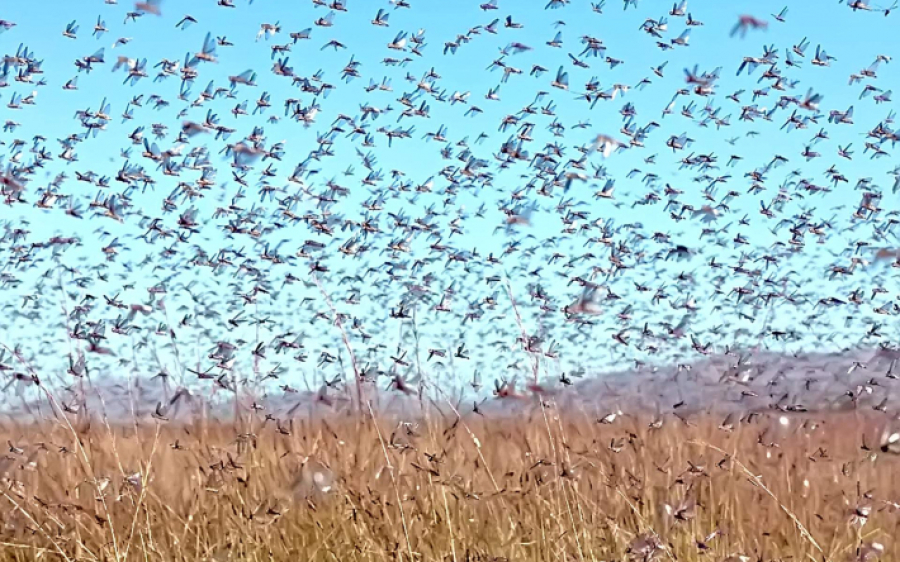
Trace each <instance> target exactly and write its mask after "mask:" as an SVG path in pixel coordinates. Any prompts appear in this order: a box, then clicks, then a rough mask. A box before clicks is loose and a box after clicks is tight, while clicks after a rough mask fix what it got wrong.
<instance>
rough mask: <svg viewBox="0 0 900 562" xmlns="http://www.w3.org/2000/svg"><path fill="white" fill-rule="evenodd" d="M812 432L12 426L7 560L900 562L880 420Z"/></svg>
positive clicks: (561, 425) (460, 422) (632, 422)
mask: <svg viewBox="0 0 900 562" xmlns="http://www.w3.org/2000/svg"><path fill="white" fill-rule="evenodd" d="M804 416H805V417H803V418H799V417H792V418H784V419H780V414H778V413H775V412H773V413H764V414H761V415H756V416H753V417H752V419H749V420H747V419H744V420H743V421H739V420H738V418H734V419H733V420H731V421H733V422H734V428H733V430H732V431H729V429H730V428H729V427H724V428H722V427H720V426H721V425H723V424H722V422H723V417H722V416H715V417H714V416H713V415H711V414H695V415H693V416H691V417H688V418H686V419H685V420H682V419H680V418H679V417H675V416H667V417H665V418H664V423H663V424H662V426H661V427H651V425H653V426H656V425H658V424H654V423H653V421H654V420H652V419H650V418H647V419H643V418H641V419H638V418H635V417H631V416H627V415H626V416H617V417H616V419H614V420H612V423H600V422H598V420H597V419H595V418H594V417H591V416H589V415H586V414H579V413H568V414H566V415H561V414H560V411H559V410H557V409H555V408H554V405H553V404H552V403H550V404H548V405H546V406H545V407H541V406H540V405H537V404H535V405H528V406H524V407H523V408H522V409H521V411H520V412H517V413H505V414H503V415H502V416H501V415H499V414H496V413H495V414H492V415H488V416H487V417H484V416H479V415H475V414H469V415H465V416H463V417H462V418H457V417H456V416H455V415H452V414H449V415H447V414H442V413H440V412H437V411H432V412H430V413H426V414H420V415H419V416H418V418H417V419H418V421H417V422H415V423H413V424H407V423H403V422H400V421H399V419H398V418H396V416H394V417H390V418H389V417H388V416H383V417H378V416H376V415H373V414H371V413H368V414H366V415H364V416H362V417H355V416H351V415H349V414H347V415H338V414H333V415H330V416H328V417H319V418H316V419H315V420H313V421H311V420H310V419H306V420H303V419H295V420H294V421H293V422H291V424H290V425H289V426H287V427H286V426H285V425H284V424H279V425H276V423H275V422H272V421H270V422H268V423H264V420H263V418H262V416H261V415H260V416H258V417H256V418H254V419H253V420H250V419H247V420H244V422H243V423H244V424H245V425H244V428H243V429H241V430H240V431H238V430H236V429H235V428H234V427H233V426H232V425H231V424H229V423H225V422H221V423H218V422H217V423H200V422H197V423H186V424H180V425H175V422H170V423H161V422H160V423H157V422H155V421H153V422H144V423H142V424H141V425H140V426H138V425H126V426H121V425H119V426H110V425H108V424H105V423H102V422H101V421H98V420H94V421H93V422H92V423H91V424H90V427H87V424H83V423H82V424H80V425H79V424H74V423H73V424H71V425H69V424H66V423H53V424H51V423H46V424H42V425H27V426H26V425H19V426H15V425H10V424H7V425H6V426H5V427H4V428H3V433H4V437H3V441H2V442H6V441H7V440H9V445H8V449H9V450H8V452H7V453H6V454H5V455H4V457H2V460H0V476H2V494H3V497H2V498H0V501H2V502H3V507H2V509H0V517H2V531H0V532H2V536H0V559H2V560H37V559H48V560H66V559H67V560H165V561H174V560H192V561H193V560H260V561H262V560H302V561H305V560H340V561H350V560H373V561H374V560H398V561H400V560H411V559H413V560H446V561H452V560H455V561H464V560H465V561H489V560H494V561H497V560H541V561H551V560H559V561H582V560H585V561H588V560H589V561H599V560H604V561H608V560H651V559H653V560H672V561H674V560H677V561H693V560H710V561H722V560H729V561H730V562H731V561H737V560H754V561H755V560H841V561H843V560H864V559H865V560H874V559H875V557H876V556H879V555H880V557H881V559H886V560H890V559H897V558H894V557H895V556H896V554H894V552H895V551H894V548H895V545H894V543H895V542H896V541H895V540H894V539H893V537H895V536H897V535H898V532H900V527H898V524H897V523H898V513H897V508H898V507H900V506H898V505H897V504H894V503H893V502H895V501H896V502H900V470H898V469H900V465H898V462H900V458H895V457H894V456H893V455H891V454H887V453H883V452H882V451H881V450H880V448H879V447H878V439H879V434H880V433H881V431H882V423H881V422H880V421H879V420H881V419H884V418H876V417H875V416H873V415H869V414H866V415H863V414H862V413H848V414H827V415H822V416H816V415H814V414H805V415H804ZM606 421H610V420H608V419H607V420H606ZM725 425H726V426H727V425H728V424H725ZM863 447H864V448H863ZM866 448H867V449H868V450H866ZM317 467H327V468H317ZM328 471H330V472H331V473H332V474H333V476H334V485H333V488H332V489H330V490H328V492H327V493H321V492H320V491H318V490H317V485H318V484H321V482H319V481H317V480H316V479H315V478H314V476H315V473H317V472H321V473H322V474H325V475H327V474H328ZM326 483H328V482H327V481H326Z"/></svg>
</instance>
